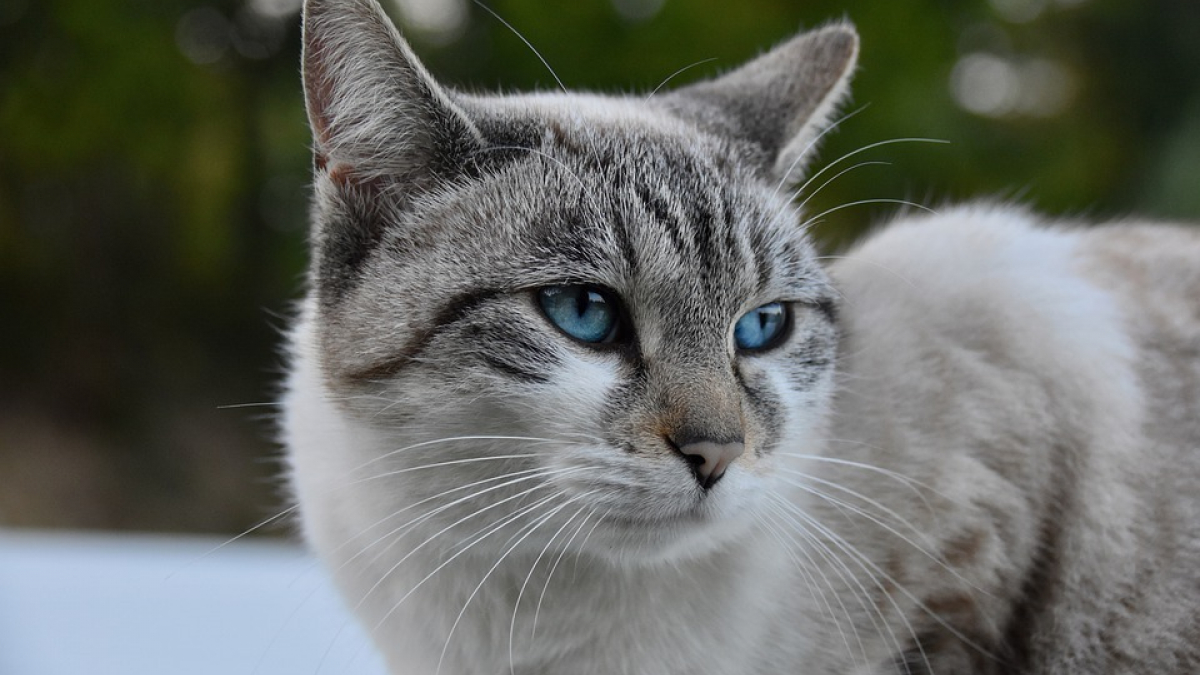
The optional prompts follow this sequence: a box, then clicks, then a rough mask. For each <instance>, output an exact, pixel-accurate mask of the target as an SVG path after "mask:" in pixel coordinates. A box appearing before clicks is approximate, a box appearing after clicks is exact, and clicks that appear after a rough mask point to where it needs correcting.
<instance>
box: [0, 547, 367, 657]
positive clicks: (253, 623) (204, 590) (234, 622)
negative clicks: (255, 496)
mask: <svg viewBox="0 0 1200 675" xmlns="http://www.w3.org/2000/svg"><path fill="white" fill-rule="evenodd" d="M224 541H225V540H224V539H219V538H211V539H210V538H203V537H168V536H154V535H123V534H74V533H45V532H27V531H21V530H4V529H0V675H68V674H69V675H81V674H85V673H86V674H88V675H110V674H111V675H117V674H120V675H143V674H144V675H151V674H153V675H192V674H196V675H200V674H204V675H285V674H286V675H318V674H319V675H332V674H335V673H352V674H353V675H381V674H382V673H384V669H383V666H382V664H381V662H380V659H379V658H378V657H377V656H376V654H375V651H374V649H373V648H372V647H371V645H370V644H369V643H368V640H367V639H366V637H365V633H364V632H363V630H362V629H361V628H360V627H359V626H358V625H357V624H356V623H355V622H354V621H353V620H351V619H350V617H349V614H348V613H347V611H346V609H345V608H344V607H343V606H342V604H341V601H340V599H339V598H338V597H337V595H336V593H335V592H334V590H333V588H332V587H331V585H330V584H329V582H328V580H327V578H326V576H325V573H324V571H323V570H321V569H320V568H319V567H318V566H317V565H316V563H315V562H314V561H313V560H312V559H311V558H310V557H309V556H308V555H307V554H306V553H305V552H304V551H302V550H301V549H300V548H299V547H298V546H294V545H289V544H285V543H275V542H262V541H245V540H242V541H239V542H235V543H233V544H230V545H229V546H226V547H224V548H220V549H218V550H215V551H214V550H213V549H214V548H216V547H218V546H219V545H220V544H221V543H223V542H224Z"/></svg>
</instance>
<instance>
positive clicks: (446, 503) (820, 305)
mask: <svg viewBox="0 0 1200 675" xmlns="http://www.w3.org/2000/svg"><path fill="white" fill-rule="evenodd" d="M306 31H307V35H306V49H307V51H306V84H307V89H308V92H309V109H310V117H311V119H312V120H313V126H314V131H315V135H316V138H317V166H318V170H317V176H316V190H317V196H316V223H315V236H314V261H313V273H312V278H313V284H314V287H313V293H312V297H311V302H310V312H312V314H313V316H310V317H309V318H310V321H311V322H312V324H313V326H314V328H313V335H314V339H315V342H316V349H317V351H318V353H319V356H318V360H319V362H320V372H321V375H322V379H323V386H324V387H326V388H327V390H328V395H329V397H330V399H331V400H333V401H335V406H336V408H337V409H338V410H339V411H340V414H342V415H343V416H344V419H345V424H347V425H349V426H351V427H353V428H354V429H355V430H356V431H355V433H356V435H357V437H359V438H360V439H362V440H361V447H360V448H358V450H359V451H360V452H359V453H358V454H353V455H352V456H353V457H354V459H353V460H352V462H354V463H355V464H356V466H355V467H354V469H355V470H356V471H359V472H360V474H359V479H360V480H361V481H362V485H363V487H362V489H363V491H365V492H369V493H370V495H371V496H370V497H368V498H366V499H369V500H373V501H375V502H379V504H378V507H379V509H378V510H379V511H380V512H381V513H384V514H385V513H387V512H388V511H389V510H392V511H396V510H399V509H404V508H413V507H412V505H413V504H423V505H425V507H424V508H422V507H416V509H414V510H413V512H412V513H413V515H414V516H417V515H419V514H420V513H430V514H431V515H429V517H428V521H429V522H431V523H434V524H442V525H444V526H445V527H446V528H448V529H449V530H450V531H453V532H454V533H456V534H459V535H461V536H469V535H470V534H471V532H474V531H477V530H478V528H480V527H483V526H485V525H486V524H487V523H488V522H501V521H502V519H503V518H505V517H511V518H513V519H514V520H513V521H512V522H513V523H514V524H517V523H519V522H525V521H528V522H529V523H531V524H532V523H539V522H540V523H541V524H542V525H544V527H541V530H542V531H543V532H542V533H540V534H536V535H534V532H535V531H537V530H538V527H533V528H532V529H530V530H529V534H530V535H534V536H532V538H531V540H530V542H531V543H534V542H546V541H548V539H549V538H550V535H551V534H553V533H555V531H556V530H558V531H562V530H561V529H560V527H558V526H556V525H555V524H557V523H564V524H563V525H562V528H565V527H566V523H568V522H571V521H575V522H579V523H583V522H586V521H591V523H592V525H591V526H590V527H591V529H590V530H588V536H587V537H580V541H579V544H580V545H582V544H583V542H584V541H588V542H590V543H589V544H588V546H589V547H590V548H591V549H593V550H595V551H597V552H600V553H603V554H606V555H611V556H616V557H621V558H634V559H642V558H660V557H663V556H672V555H679V554H680V553H681V552H686V551H699V550H705V549H707V548H709V547H711V546H713V545H716V544H719V543H721V542H723V541H726V540H727V539H728V535H730V534H732V533H736V532H737V531H740V530H741V529H743V528H744V527H745V526H747V525H748V524H749V523H751V522H752V521H753V518H754V517H755V516H754V514H755V506H756V504H757V503H758V501H759V499H760V498H761V496H762V495H763V494H764V493H765V492H766V491H768V490H769V489H770V485H771V481H772V477H773V475H774V473H773V471H772V465H773V462H772V457H773V456H775V455H776V454H778V453H782V452H804V450H805V447H804V446H805V445H806V442H807V440H806V439H811V438H815V436H816V435H818V434H819V433H820V431H819V430H820V427H821V422H822V418H823V415H824V412H825V410H826V409H827V406H828V400H829V397H830V389H831V373H832V367H833V360H834V351H835V347H836V338H837V329H836V324H835V316H836V312H835V311H834V308H835V305H836V302H835V301H836V297H835V295H834V294H833V291H832V289H831V288H830V286H829V283H828V280H827V278H826V276H825V275H824V273H823V271H822V269H821V267H820V266H819V265H818V263H817V261H816V259H815V255H814V252H813V249H812V247H811V245H810V244H809V242H808V240H807V238H806V236H805V233H804V231H803V228H802V225H801V223H800V221H799V218H798V215H797V213H796V212H795V211H794V209H793V208H792V207H791V206H790V197H791V192H790V189H789V183H790V179H791V178H793V177H792V176H789V175H787V174H788V173H789V172H790V171H791V170H792V169H793V168H794V167H795V166H798V165H799V163H800V162H799V160H800V158H801V156H802V154H803V152H804V151H805V150H807V145H808V137H811V136H812V134H813V130H812V128H813V126H814V124H815V123H813V122H812V121H811V120H810V119H809V118H810V116H812V115H818V111H817V108H821V107H824V108H828V107H829V105H830V102H829V101H828V100H826V99H827V98H829V97H835V96H836V95H837V94H838V92H836V91H834V90H836V89H838V88H839V87H840V86H841V84H842V82H843V80H844V78H845V74H846V71H847V70H848V69H849V63H851V62H852V57H853V41H852V40H851V41H850V42H848V43H846V45H845V46H844V48H843V49H842V51H844V52H845V54H841V52H839V51H838V50H836V49H835V48H834V47H836V45H835V46H830V45H829V44H825V42H828V38H827V40H826V41H825V42H820V41H818V42H819V44H817V45H815V47H820V48H821V49H824V50H825V51H830V50H833V51H834V52H835V54H841V57H840V60H839V59H835V61H836V65H837V66H838V68H837V69H835V70H836V72H833V73H832V74H831V75H829V77H828V78H827V79H828V82H825V83H823V84H822V85H821V86H819V87H816V88H817V89H818V90H819V93H820V94H821V96H820V97H819V100H817V101H815V102H812V101H809V102H794V103H786V104H785V103H778V102H776V105H775V108H772V107H771V105H770V104H771V101H770V100H764V102H763V106H762V108H763V110H766V111H768V112H769V111H771V110H775V112H776V114H778V115H781V116H782V117H781V119H780V120H779V121H777V122H776V123H773V124H772V123H769V121H763V120H756V121H755V122H754V123H746V124H744V125H741V126H742V127H745V128H746V129H749V130H750V131H747V133H753V134H756V135H759V136H761V135H763V134H768V133H774V135H775V138H774V140H773V141H772V140H770V139H769V138H767V137H766V136H764V138H767V140H766V141H763V140H762V139H760V138H757V137H755V138H746V137H738V136H736V135H734V136H731V135H729V134H727V133H725V132H726V131H727V130H728V129H732V128H738V127H739V122H738V121H737V120H736V119H735V116H736V114H737V113H736V110H732V109H734V108H737V107H738V105H739V100H740V98H741V96H739V95H738V94H739V92H740V91H741V90H740V89H738V88H737V87H741V86H743V84H742V83H741V82H740V81H736V80H735V81H734V82H733V84H732V85H731V84H730V83H729V82H728V80H730V79H731V78H734V77H735V76H736V75H738V73H733V74H731V75H730V76H726V78H724V80H717V81H715V82H712V83H705V84H703V85H698V86H696V87H693V88H692V89H691V90H683V91H681V92H679V93H677V94H673V95H670V96H663V97H662V98H659V99H652V100H651V101H649V102H643V101H636V100H627V99H611V98H602V97H594V96H580V95H566V94H563V95H540V96H525V97H508V98H504V99H499V98H482V97H467V96H460V95H452V94H450V93H448V92H446V91H444V90H443V89H441V88H440V87H438V85H436V83H434V82H433V81H432V80H431V79H430V78H429V77H428V75H427V74H425V73H424V71H423V70H422V69H421V68H420V66H419V64H417V63H416V61H415V59H414V58H413V57H412V55H411V54H410V53H409V52H408V50H407V48H406V47H404V46H403V45H402V44H401V43H399V42H397V41H396V38H395V37H394V36H393V35H392V34H391V32H390V30H389V29H388V27H387V25H386V24H385V23H382V21H380V20H379V19H378V17H377V15H375V14H373V13H372V10H371V7H370V6H369V5H366V4H363V3H348V4H346V5H343V6H342V9H340V10H331V11H330V12H329V13H328V14H327V15H326V16H317V17H313V16H310V17H309V18H308V23H306ZM355 33H357V35H356V34H355ZM827 34H828V36H833V37H835V38H837V37H838V36H841V37H844V36H845V35H846V34H847V33H842V32H837V31H827ZM816 35H818V36H819V35H820V34H816ZM343 41H346V42H343ZM788 47H792V45H788ZM815 47H814V48H815ZM781 49H782V48H781ZM809 51H810V52H811V51H812V50H811V49H810V50H809ZM810 56H811V54H810ZM770 57H771V55H768V57H764V60H765V59H768V58H770ZM826 57H828V55H826ZM755 63H759V62H755ZM768 65H769V64H768ZM751 66H754V64H751ZM764 68H765V66H761V65H760V66H759V68H758V70H754V69H753V68H751V67H748V69H749V70H750V72H751V74H752V75H756V76H760V77H758V79H762V78H761V75H762V72H761V71H762V70H763V69H764ZM743 70H747V69H743ZM739 72H741V71H739ZM723 82H724V88H722V87H721V86H716V85H721V84H722V83H723ZM762 84H766V83H762ZM772 86H774V85H772ZM780 86H782V85H780ZM813 86H814V85H811V84H810V85H809V88H813ZM784 88H785V89H786V87H784ZM753 94H754V92H752V91H747V92H745V95H753ZM758 95H760V96H767V94H766V93H764V92H758ZM776 108H778V110H776ZM819 114H820V115H824V114H826V113H825V112H820V113H819ZM797 117H799V118H800V119H797ZM820 121H821V120H819V121H818V122H817V123H819V122H820ZM756 125H757V126H756ZM772 129H774V131H773V132H772V131H771V130H772ZM806 134H807V137H805V138H804V139H803V140H804V147H802V148H799V149H797V148H796V147H794V146H796V144H797V143H799V142H800V141H799V140H798V138H799V137H802V136H805V135H806ZM789 149H790V150H789ZM785 160H786V161H785ZM781 166H782V167H783V169H782V170H781V169H780V167H781ZM328 452H337V450H336V449H329V450H328ZM364 458H365V462H364V461H363V460H364ZM367 464H369V467H367V468H365V469H364V466H365V465H367ZM485 511H486V512H489V515H488V516H481V515H480V514H482V513H483V512H485ZM568 517H570V520H568ZM539 518H542V519H544V520H541V521H539V520H538V519H539ZM518 519H525V521H520V520H518ZM435 527H436V525H435ZM579 531H582V528H580V530H576V532H577V533H578V532H579ZM564 539H565V537H564ZM454 540H455V541H460V540H461V537H454Z"/></svg>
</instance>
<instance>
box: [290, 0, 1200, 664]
mask: <svg viewBox="0 0 1200 675" xmlns="http://www.w3.org/2000/svg"><path fill="white" fill-rule="evenodd" d="M304 27H305V55H304V70H305V89H306V93H307V101H308V111H309V118H310V121H311V123H312V127H313V131H314V144H315V147H314V152H315V155H316V162H315V167H316V168H315V176H314V191H315V199H314V217H313V218H314V229H313V247H312V268H311V273H310V278H311V291H310V296H309V298H308V300H307V302H306V303H305V304H304V309H303V311H302V315H301V317H300V319H299V321H298V323H297V326H296V329H295V331H294V334H293V340H292V347H293V352H294V355H295V356H294V367H293V372H292V376H291V378H290V381H289V393H288V395H287V400H286V406H285V410H286V413H285V420H284V436H285V441H286V443H287V444H288V446H289V458H290V462H291V466H292V484H293V486H294V489H295V492H296V497H297V499H298V500H299V504H300V507H301V511H302V514H303V522H304V528H305V533H306V536H307V537H308V539H309V541H310V542H311V544H312V545H313V547H314V548H315V549H316V550H317V552H318V553H319V554H320V555H321V556H322V558H323V559H324V560H325V562H326V563H327V564H328V565H329V567H330V569H331V570H332V571H333V572H334V576H335V578H336V580H337V582H338V584H339V585H340V587H341V588H342V590H343V592H344V593H345V595H346V597H347V599H348V601H349V602H350V604H351V605H352V606H353V607H354V609H355V610H356V611H357V612H358V613H359V615H360V616H361V618H362V619H363V621H364V623H365V625H366V626H367V627H368V628H369V629H370V630H371V632H372V634H373V637H374V638H375V641H376V643H377V644H378V646H379V647H380V649H381V650H382V651H383V652H384V653H385V655H386V656H387V658H388V661H389V664H390V666H391V667H392V669H393V671H394V672H396V673H405V674H408V673H437V672H440V673H445V674H457V673H464V674H468V673H469V674H472V675H474V674H477V673H510V672H511V673H524V674H535V673H546V674H549V673H582V674H589V673H595V674H597V675H599V674H611V673H628V674H630V675H633V674H646V673H654V674H655V675H657V674H659V673H713V674H715V675H721V674H734V673H738V674H747V675H750V674H757V673H781V672H821V673H874V674H880V675H882V674H884V673H896V672H902V673H904V672H914V673H915V672H931V673H939V674H944V673H968V672H969V673H1009V672H1020V673H1066V672H1089V673H1094V672H1112V673H1179V674H1182V673H1188V672H1192V671H1194V670H1195V669H1196V668H1197V666H1198V665H1200V651H1198V650H1200V647H1198V646H1197V645H1198V644H1200V623H1198V622H1200V619H1198V616H1200V614H1198V610H1197V607H1198V604H1200V572H1197V566H1196V565H1195V564H1194V561H1195V560H1196V559H1197V556H1196V554H1197V553H1200V550H1198V549H1200V531H1198V528H1200V501H1198V500H1200V497H1198V496H1197V495H1198V493H1200V458H1198V457H1197V446H1200V424H1198V423H1197V419H1200V414H1198V413H1200V408H1198V406H1200V365H1198V364H1200V311H1198V310H1197V307H1198V306H1200V304H1197V302H1196V301H1195V299H1196V298H1200V271H1198V270H1200V236H1197V235H1196V234H1195V233H1194V232H1187V231H1184V230H1177V229H1171V228H1165V227H1159V228H1152V227H1150V226H1133V225H1126V226H1122V227H1110V228H1099V229H1095V230H1082V229H1075V228H1066V227H1062V226H1048V225H1046V224H1044V223H1040V222H1038V220H1037V219H1036V218H1034V217H1032V216H1030V215H1028V214H1026V213H1024V212H1021V211H1019V210H1016V209H1011V208H1001V207H986V206H976V207H966V208H960V209H955V210H952V211H950V212H947V213H945V214H942V215H941V216H935V217H927V218H923V219H909V220H907V221H902V222H898V223H896V224H895V225H893V226H892V227H890V228H888V229H887V230H885V231H884V232H882V233H881V234H879V235H877V236H876V237H873V238H872V239H871V240H869V241H868V242H866V243H865V244H863V245H862V246H860V247H859V248H858V249H857V250H856V251H855V252H854V253H853V254H852V255H850V256H848V257H847V259H846V260H844V261H842V262H840V263H839V264H838V265H837V266H835V267H833V268H831V269H826V268H825V267H824V266H823V265H822V264H821V263H820V260H819V259H818V257H817V255H816V253H815V251H814V249H813V247H812V245H811V243H810V241H809V238H808V236H807V234H806V233H805V231H804V230H803V228H802V227H800V225H799V223H800V222H801V219H800V216H799V214H798V213H796V210H795V208H794V207H793V206H792V205H791V203H790V201H789V196H790V194H789V193H788V192H787V191H786V189H785V188H786V187H787V186H789V185H790V184H791V183H794V182H795V181H796V180H798V179H799V177H800V176H801V174H802V173H803V170H804V167H805V164H806V163H807V159H808V158H809V157H810V155H811V148H812V146H813V145H814V144H815V142H816V140H817V139H818V138H819V135H820V133H821V131H822V130H823V129H825V128H826V126H827V125H828V124H829V121H830V119H831V115H832V114H833V112H834V111H835V110H836V108H837V106H838V104H839V103H840V102H841V101H842V99H843V98H844V96H845V94H846V83H847V81H848V78H849V76H850V73H851V72H852V70H853V68H854V64H855V59H856V56H857V38H856V37H855V34H854V32H853V30H852V29H851V28H850V27H849V26H846V25H834V26H830V27H827V28H824V29H821V30H818V31H814V32H811V33H806V34H803V35H801V36H798V37H796V38H794V39H792V40H791V41H789V42H787V43H784V44H783V45H781V46H780V47H778V48H776V49H775V50H772V51H770V52H768V53H767V54H765V55H764V56H762V57H760V58H759V59H756V60H754V61H752V62H751V63H749V64H747V65H745V66H743V67H742V68H740V69H737V70H734V71H732V72H730V73H728V74H726V75H724V76H722V77H719V78H716V79H714V80H711V81H708V82H703V83H699V84H695V85H691V86H689V87H684V88H681V89H678V90H676V91H674V92H671V93H664V94H660V95H657V96H655V97H653V98H651V99H650V100H648V101H645V100H640V99H634V98H620V97H606V96H598V95H589V94H574V93H572V94H565V93H564V94H526V95H517V96H507V97H490V96H476V95H467V94H462V93H459V92H455V91H452V90H449V89H447V88H445V87H442V86H441V85H439V84H438V83H436V82H435V81H434V80H433V79H432V78H431V77H430V75H429V74H428V73H427V72H426V71H425V70H424V68H423V67H422V66H421V65H420V63H419V62H418V61H417V60H416V57H415V56H414V55H413V54H412V52H411V50H409V48H408V47H407V45H405V44H404V42H403V41H402V40H401V38H400V37H399V35H398V34H397V33H396V32H395V30H394V28H392V26H391V24H390V23H389V22H388V21H387V19H386V17H384V15H383V14H382V12H381V10H380V9H379V7H378V6H377V5H376V4H375V2H374V0H340V1H338V0H308V2H307V3H306V6H305V24H304ZM562 284H589V285H593V286H596V287H600V288H604V289H608V291H609V292H611V293H613V294H614V295H615V296H616V297H618V298H619V299H620V301H621V303H622V305H623V312H624V318H625V320H626V322H627V329H626V333H624V334H623V339H621V340H619V341H618V342H617V343H614V344H613V345H601V346H589V345H585V344H582V343H580V342H578V341H576V340H573V339H571V338H569V337H567V336H566V335H565V334H564V333H563V332H561V331H559V330H558V329H556V328H555V327H554V326H553V325H552V324H551V322H550V320H549V319H548V318H547V316H546V315H544V314H543V312H542V310H541V309H539V306H538V301H537V296H536V293H537V289H539V288H542V287H546V286H554V285H562ZM774 301H785V302H787V303H788V304H789V305H790V306H791V307H792V310H793V319H792V326H791V333H790V334H789V335H788V337H787V339H786V341H784V342H783V343H782V344H780V345H779V346H778V347H776V348H774V349H770V350H766V351H762V352H746V351H738V350H737V349H735V346H734V341H733V340H734V339H733V326H734V324H735V322H736V321H737V320H738V319H739V317H741V316H742V315H743V314H745V313H746V312H748V311H750V310H752V309H754V308H755V307H758V306H761V305H764V304H766V303H770V302H774ZM687 443H698V444H709V445H707V446H705V447H716V446H721V447H726V446H730V444H744V448H745V452H743V453H740V454H737V455H736V458H735V459H733V461H732V463H731V464H730V466H729V468H728V470H727V471H726V472H725V475H724V476H723V477H722V478H721V479H720V480H719V481H717V482H712V481H710V482H708V483H706V484H700V483H699V482H698V481H697V480H696V478H695V476H694V474H693V470H692V467H691V466H690V464H689V458H688V457H686V456H685V455H684V454H683V453H682V452H681V451H680V449H679V448H680V446H686V445H687ZM566 568H570V569H569V570H568V569H566Z"/></svg>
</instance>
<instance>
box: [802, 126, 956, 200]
mask: <svg viewBox="0 0 1200 675" xmlns="http://www.w3.org/2000/svg"><path fill="white" fill-rule="evenodd" d="M860 110H861V108H860ZM855 112H856V113H857V112H858V111H857V110H856V111H855ZM896 143H937V144H939V145H941V144H949V143H950V141H947V140H944V139H939V138H889V139H887V140H884V141H876V142H874V143H869V144H867V145H864V146H862V147H861V148H858V149H855V150H851V151H850V152H847V153H846V154H844V155H842V156H841V157H838V158H837V159H835V160H833V161H832V162H830V163H828V164H826V165H825V166H823V167H821V169H820V170H819V171H817V172H816V173H814V174H813V175H811V176H809V177H808V180H806V181H804V184H803V185H801V186H800V187H798V188H796V190H795V191H794V192H793V193H792V194H793V195H799V194H801V193H803V192H804V191H805V190H806V189H807V188H808V186H809V185H811V184H812V182H813V181H815V180H816V179H817V178H820V177H821V176H822V175H823V174H824V173H825V172H826V171H829V170H830V169H832V168H833V167H835V166H837V165H838V164H841V163H842V162H844V161H846V160H847V159H850V158H851V157H854V156H855V155H859V154H862V153H864V152H866V151H868V150H873V149H875V148H879V147H883V146H885V145H894V144H896ZM802 156H803V155H802Z"/></svg>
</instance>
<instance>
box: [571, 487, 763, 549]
mask: <svg viewBox="0 0 1200 675" xmlns="http://www.w3.org/2000/svg"><path fill="white" fill-rule="evenodd" d="M738 492H740V493H742V496H741V498H736V497H737V496H736V495H731V494H720V493H715V492H714V494H711V495H707V496H705V497H704V501H702V502H701V503H700V504H698V505H697V506H696V507H695V508H693V509H689V510H687V511H685V512H682V513H679V514H676V515H671V516H666V517H657V518H645V517H641V516H633V517H628V516H624V515H612V514H611V513H610V515H608V516H606V517H605V518H604V519H603V520H602V521H600V524H599V525H598V526H597V527H596V529H595V530H594V531H593V532H592V533H591V534H590V536H589V537H588V539H587V540H586V541H585V542H584V546H585V552H586V553H588V554H591V555H594V556H596V557H598V558H601V559H604V560H608V561H609V562H613V563H616V564H621V565H633V566H641V565H649V566H653V565H661V564H671V563H677V562H681V561H686V560H694V559H697V558H703V557H705V556H708V555H711V554H713V553H715V552H717V551H720V550H722V549H725V548H728V547H729V546H731V545H734V544H736V543H737V542H739V541H740V540H742V539H743V538H745V537H746V536H748V535H749V533H750V532H751V530H752V529H753V524H754V522H755V517H754V511H755V506H756V503H755V502H757V499H756V498H755V496H754V494H753V493H751V492H750V491H749V490H739V491H738Z"/></svg>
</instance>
